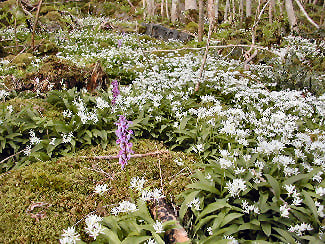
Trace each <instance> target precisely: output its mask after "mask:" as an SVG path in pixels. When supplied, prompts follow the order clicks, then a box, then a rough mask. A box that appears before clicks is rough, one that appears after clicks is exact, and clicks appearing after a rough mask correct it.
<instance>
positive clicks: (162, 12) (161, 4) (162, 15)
mask: <svg viewBox="0 0 325 244" xmlns="http://www.w3.org/2000/svg"><path fill="white" fill-rule="evenodd" d="M164 5H165V3H164V0H161V3H160V14H161V17H162V18H163V17H164V15H165V6H164Z"/></svg>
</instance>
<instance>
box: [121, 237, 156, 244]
mask: <svg viewBox="0 0 325 244" xmlns="http://www.w3.org/2000/svg"><path fill="white" fill-rule="evenodd" d="M150 238H151V236H129V237H127V238H125V239H124V240H123V241H122V244H134V243H143V242H145V241H146V240H149V239H150Z"/></svg>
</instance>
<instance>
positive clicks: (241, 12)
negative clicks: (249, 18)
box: [239, 0, 244, 23]
mask: <svg viewBox="0 0 325 244" xmlns="http://www.w3.org/2000/svg"><path fill="white" fill-rule="evenodd" d="M239 15H240V23H243V21H244V0H239Z"/></svg>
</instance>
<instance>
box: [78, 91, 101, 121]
mask: <svg viewBox="0 0 325 244" xmlns="http://www.w3.org/2000/svg"><path fill="white" fill-rule="evenodd" d="M73 104H74V105H75V106H76V107H77V110H78V113H77V115H78V116H79V118H80V120H81V123H83V124H86V123H87V122H88V121H92V122H93V123H97V122H98V116H97V113H96V110H94V111H92V112H91V111H90V112H89V111H87V108H86V107H85V104H84V102H83V100H82V99H81V98H80V97H79V98H78V99H75V100H74V101H73Z"/></svg>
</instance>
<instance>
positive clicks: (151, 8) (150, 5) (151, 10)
mask: <svg viewBox="0 0 325 244" xmlns="http://www.w3.org/2000/svg"><path fill="white" fill-rule="evenodd" d="M147 13H148V16H149V17H153V16H154V15H155V0H147Z"/></svg>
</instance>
